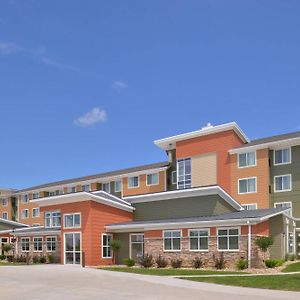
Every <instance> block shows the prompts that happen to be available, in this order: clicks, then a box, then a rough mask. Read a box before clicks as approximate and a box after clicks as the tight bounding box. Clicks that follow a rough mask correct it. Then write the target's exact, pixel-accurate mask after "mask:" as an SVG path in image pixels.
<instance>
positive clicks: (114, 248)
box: [109, 240, 122, 264]
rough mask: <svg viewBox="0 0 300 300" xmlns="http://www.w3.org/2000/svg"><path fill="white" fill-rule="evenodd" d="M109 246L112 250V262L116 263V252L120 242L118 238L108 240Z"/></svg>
mask: <svg viewBox="0 0 300 300" xmlns="http://www.w3.org/2000/svg"><path fill="white" fill-rule="evenodd" d="M109 246H110V247H111V249H112V251H113V263H114V264H115V263H116V254H117V252H118V251H119V250H120V248H121V246H122V243H121V242H120V241H119V240H112V241H110V242H109Z"/></svg>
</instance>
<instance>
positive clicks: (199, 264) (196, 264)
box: [193, 257, 204, 269]
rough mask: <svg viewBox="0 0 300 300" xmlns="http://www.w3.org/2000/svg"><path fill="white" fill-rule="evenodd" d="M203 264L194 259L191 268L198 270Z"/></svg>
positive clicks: (196, 258) (197, 258) (199, 260)
mask: <svg viewBox="0 0 300 300" xmlns="http://www.w3.org/2000/svg"><path fill="white" fill-rule="evenodd" d="M203 265H204V263H203V261H202V260H201V258H200V257H195V258H194V260H193V266H194V268H195V269H200V268H201V267H203Z"/></svg>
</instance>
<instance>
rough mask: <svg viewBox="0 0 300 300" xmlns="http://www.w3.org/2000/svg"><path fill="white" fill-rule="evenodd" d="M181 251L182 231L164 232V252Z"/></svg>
mask: <svg viewBox="0 0 300 300" xmlns="http://www.w3.org/2000/svg"><path fill="white" fill-rule="evenodd" d="M180 250H181V231H180V230H168V231H164V251H180Z"/></svg>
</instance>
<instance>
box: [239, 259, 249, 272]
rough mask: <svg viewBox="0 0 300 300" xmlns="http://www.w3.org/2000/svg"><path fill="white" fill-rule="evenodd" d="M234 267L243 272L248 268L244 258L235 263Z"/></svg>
mask: <svg viewBox="0 0 300 300" xmlns="http://www.w3.org/2000/svg"><path fill="white" fill-rule="evenodd" d="M236 267H237V268H238V270H245V269H247V268H248V261H247V260H246V259H244V258H241V259H239V260H238V262H237V263H236Z"/></svg>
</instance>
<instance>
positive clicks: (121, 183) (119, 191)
mask: <svg viewBox="0 0 300 300" xmlns="http://www.w3.org/2000/svg"><path fill="white" fill-rule="evenodd" d="M117 182H120V190H117ZM122 187H123V182H122V179H120V180H115V193H122Z"/></svg>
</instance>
